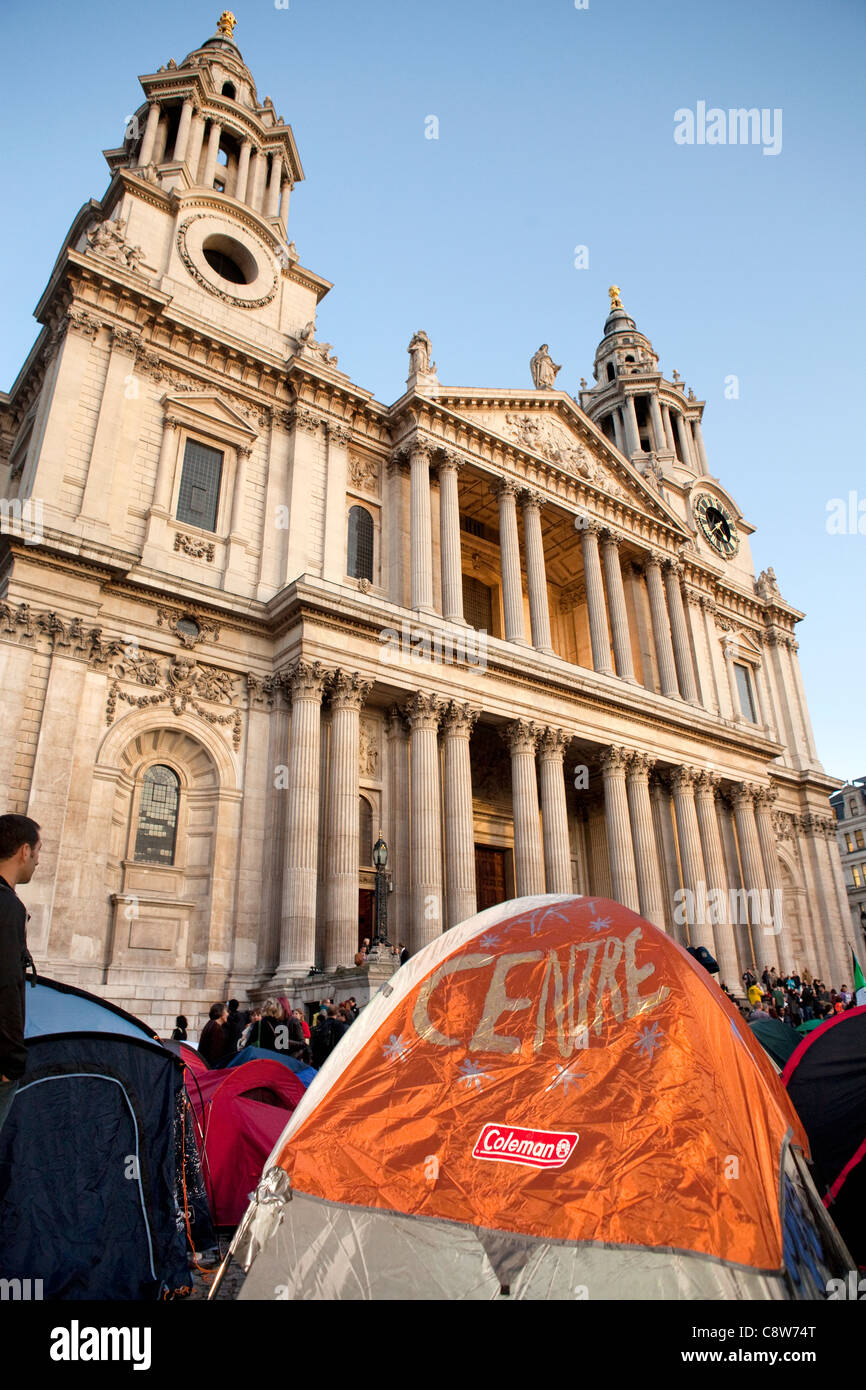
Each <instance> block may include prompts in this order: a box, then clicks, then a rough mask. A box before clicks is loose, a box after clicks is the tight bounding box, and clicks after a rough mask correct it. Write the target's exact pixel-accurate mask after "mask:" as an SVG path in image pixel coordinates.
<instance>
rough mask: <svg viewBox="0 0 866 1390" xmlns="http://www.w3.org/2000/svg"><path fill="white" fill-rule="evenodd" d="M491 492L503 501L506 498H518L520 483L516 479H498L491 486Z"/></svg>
mask: <svg viewBox="0 0 866 1390" xmlns="http://www.w3.org/2000/svg"><path fill="white" fill-rule="evenodd" d="M490 490H491V492H493V493H494V495H495V496H496V497H497V498H498V499H499V500H500V501H501V500H502V499H503V498H504V497H514V498H516V497H517V494H518V493H519V492H520V490H521V488H520V483H518V482H517V480H516V479H515V478H497V479H495V480H494V481H493V482H492V483H491V484H490Z"/></svg>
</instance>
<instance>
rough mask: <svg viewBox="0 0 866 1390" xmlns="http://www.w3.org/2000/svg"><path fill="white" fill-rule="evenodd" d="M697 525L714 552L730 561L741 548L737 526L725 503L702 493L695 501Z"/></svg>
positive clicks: (706, 493)
mask: <svg viewBox="0 0 866 1390" xmlns="http://www.w3.org/2000/svg"><path fill="white" fill-rule="evenodd" d="M694 513H695V517H696V519H697V523H698V525H699V526H700V528H701V530H702V531H703V533H704V535H705V536H706V538H707V540H708V541H709V543H710V545H711V546H712V547H713V549H714V550H717V551H718V553H719V554H720V555H723V556H724V557H725V559H726V560H730V559H731V558H732V556H734V555H736V553H737V551H738V550H739V548H740V537H739V536H738V534H737V525H736V522H735V521H734V518H733V517H732V516H731V513H730V512H729V511H728V509H727V507H726V506H725V504H724V502H720V501H719V499H718V498H717V497H711V496H710V494H709V493H708V492H700V493H698V495H697V497H696V498H695V501H694Z"/></svg>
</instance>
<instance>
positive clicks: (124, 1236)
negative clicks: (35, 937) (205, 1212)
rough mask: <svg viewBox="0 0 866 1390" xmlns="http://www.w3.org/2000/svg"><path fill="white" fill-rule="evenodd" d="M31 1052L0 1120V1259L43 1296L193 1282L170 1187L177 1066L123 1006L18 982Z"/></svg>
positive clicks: (87, 1295)
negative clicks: (36, 1282) (24, 992)
mask: <svg viewBox="0 0 866 1390" xmlns="http://www.w3.org/2000/svg"><path fill="white" fill-rule="evenodd" d="M26 1005H27V1025H26V1029H25V1041H26V1044H27V1064H26V1067H25V1071H24V1075H23V1077H22V1078H21V1082H20V1085H19V1088H18V1091H17V1092H16V1095H15V1100H14V1102H13V1105H12V1109H11V1110H10V1112H9V1116H8V1119H7V1120H6V1123H5V1124H4V1126H3V1129H2V1130H0V1270H2V1273H3V1276H4V1278H7V1279H16V1278H17V1279H22V1280H23V1279H31V1280H41V1281H42V1282H41V1289H42V1297H43V1298H45V1299H95V1298H101V1299H158V1298H161V1297H163V1296H164V1295H165V1294H166V1293H172V1292H174V1291H175V1290H177V1289H180V1288H182V1287H184V1286H188V1285H189V1282H190V1281H189V1273H188V1266H187V1259H186V1239H185V1233H184V1230H183V1227H182V1222H179V1220H178V1216H179V1213H178V1207H177V1201H176V1195H175V1182H176V1175H177V1160H176V1149H175V1145H176V1137H177V1116H178V1105H179V1103H182V1101H183V1094H182V1088H183V1068H182V1066H181V1065H180V1062H179V1061H178V1059H177V1058H176V1057H175V1056H174V1055H173V1054H172V1053H171V1052H169V1051H168V1049H167V1048H165V1047H163V1046H162V1044H161V1043H160V1041H159V1039H158V1038H157V1037H156V1034H155V1033H154V1032H153V1030H152V1029H150V1028H148V1027H147V1026H146V1025H145V1024H144V1023H142V1022H141V1021H140V1020H139V1019H136V1018H133V1016H132V1015H131V1014H127V1013H125V1012H124V1011H123V1010H122V1009H118V1008H116V1007H115V1006H114V1005H112V1004H108V1003H106V1002H105V1001H104V1000H102V999H98V998H96V997H95V996H94V995H92V994H87V993H86V992H85V991H84V990H80V989H75V988H73V987H72V986H70V985H64V984H58V983H56V982H55V981H53V980H45V979H41V980H39V982H38V983H37V984H36V985H35V986H28V987H27V997H26Z"/></svg>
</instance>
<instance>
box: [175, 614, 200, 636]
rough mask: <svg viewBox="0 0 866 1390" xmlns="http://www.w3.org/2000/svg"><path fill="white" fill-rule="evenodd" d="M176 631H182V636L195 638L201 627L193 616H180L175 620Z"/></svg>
mask: <svg viewBox="0 0 866 1390" xmlns="http://www.w3.org/2000/svg"><path fill="white" fill-rule="evenodd" d="M176 631H177V632H178V633H183V636H184V637H192V638H196V637H198V635H199V633H200V632H201V628H200V627H199V625H198V623H197V622H196V621H195V619H194V618H180V619H178V622H177V628H176Z"/></svg>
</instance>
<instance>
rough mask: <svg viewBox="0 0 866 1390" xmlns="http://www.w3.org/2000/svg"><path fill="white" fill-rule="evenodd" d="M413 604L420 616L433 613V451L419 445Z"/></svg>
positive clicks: (414, 468) (414, 481)
mask: <svg viewBox="0 0 866 1390" xmlns="http://www.w3.org/2000/svg"><path fill="white" fill-rule="evenodd" d="M410 467H411V472H412V477H411V523H410V526H411V532H410V535H411V556H412V571H411V573H412V594H411V603H412V607H413V608H414V609H415V611H416V612H420V613H432V612H433V611H434V609H433V532H432V522H431V515H430V450H429V448H428V446H427V445H426V444H424V443H423V442H420V441H419V442H416V443H415V444H413V446H412V453H411V463H410Z"/></svg>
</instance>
